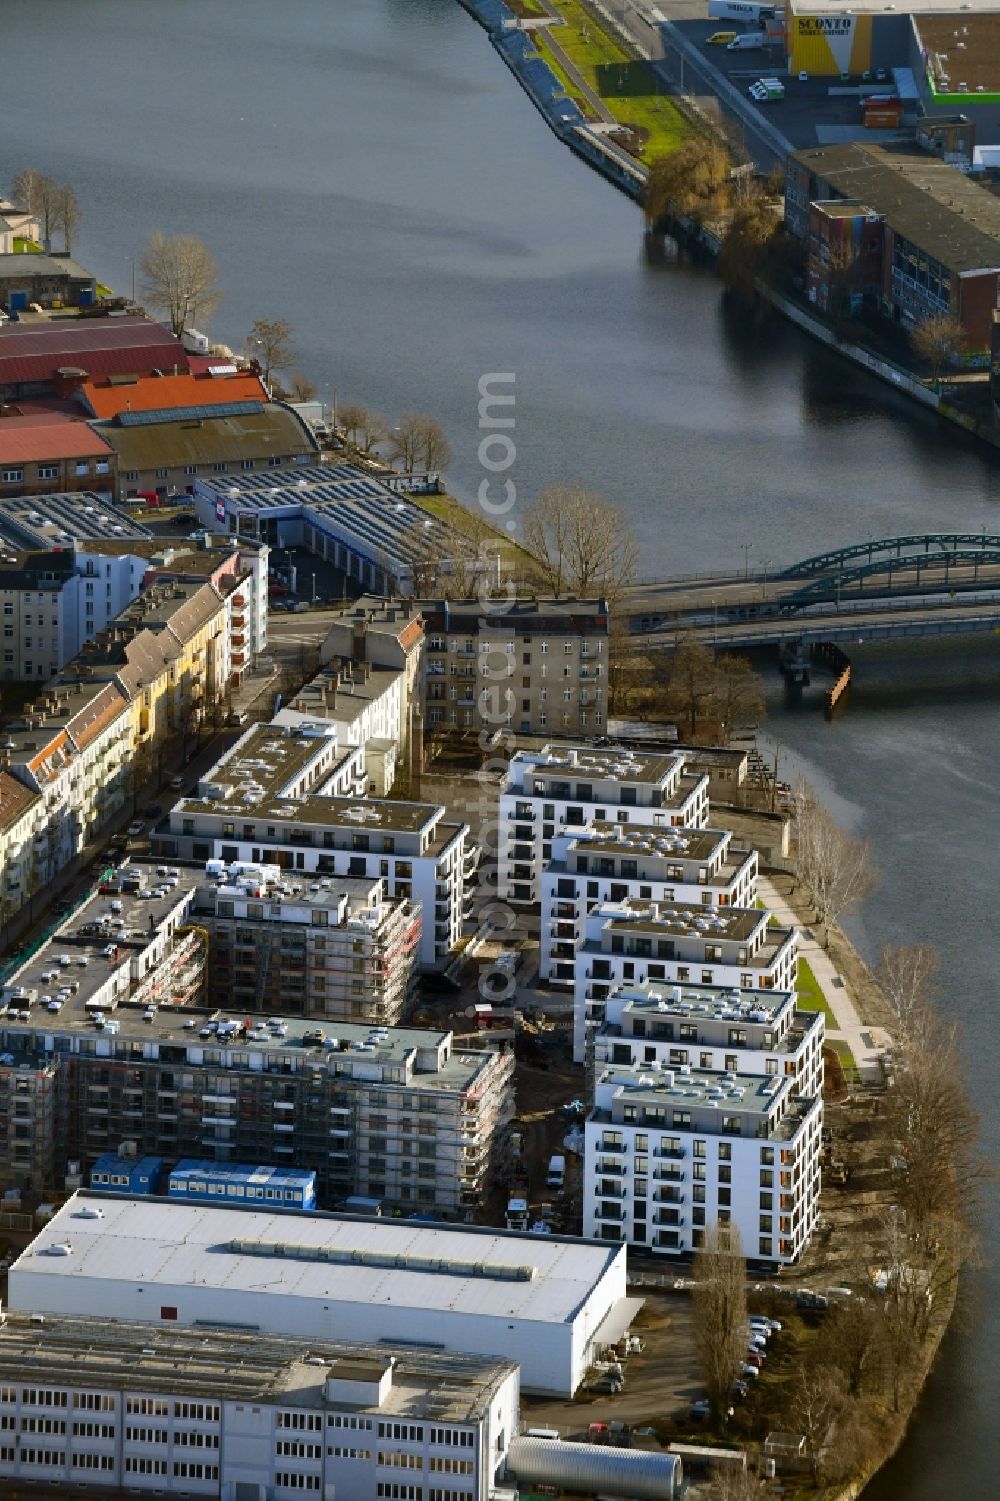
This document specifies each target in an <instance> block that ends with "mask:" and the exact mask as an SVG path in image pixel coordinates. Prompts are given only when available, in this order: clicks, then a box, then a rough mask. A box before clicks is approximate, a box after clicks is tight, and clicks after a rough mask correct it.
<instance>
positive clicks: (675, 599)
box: [624, 559, 1000, 629]
mask: <svg viewBox="0 0 1000 1501" xmlns="http://www.w3.org/2000/svg"><path fill="white" fill-rule="evenodd" d="M840 577H841V574H840V571H839V570H831V571H830V572H829V574H825V575H821V576H819V577H817V575H816V574H815V573H808V574H805V573H803V574H795V575H790V576H789V575H784V574H779V575H778V576H777V577H771V576H768V577H765V576H764V575H763V574H751V575H750V576H749V577H745V578H733V577H728V578H727V577H721V576H720V577H717V578H687V579H664V580H663V582H662V583H656V584H638V585H636V586H634V587H633V588H632V589H630V590H629V591H628V593H627V595H626V596H625V601H624V603H625V609H626V612H627V613H628V615H629V618H630V620H631V621H632V625H633V629H636V628H638V629H643V625H642V622H643V621H644V620H645V621H648V622H649V625H653V623H654V622H655V623H656V624H657V625H663V626H667V625H668V624H673V623H674V622H677V627H681V626H682V625H683V620H684V617H686V616H698V615H704V614H711V613H712V612H713V611H714V612H715V613H716V614H717V615H719V616H720V617H721V616H724V615H730V614H732V613H734V612H739V613H740V614H743V613H747V614H759V613H760V611H761V608H762V607H764V606H766V607H768V609H769V610H770V609H773V608H774V607H775V606H776V605H777V606H778V607H781V605H782V604H785V605H786V606H788V607H790V602H791V600H792V599H793V598H794V596H796V595H798V594H800V593H801V592H802V591H803V590H805V589H809V590H810V592H811V599H812V600H813V601H816V602H819V601H821V600H822V599H823V597H824V592H825V595H826V598H828V599H831V600H833V599H835V598H836V597H837V595H838V592H839V594H840V598H841V600H846V599H853V600H859V599H875V598H883V599H888V598H890V597H891V598H897V599H903V598H918V597H919V596H921V595H933V594H949V593H951V592H960V591H964V590H969V589H996V590H998V591H1000V562H987V561H985V560H984V561H983V562H981V563H978V564H973V563H963V564H955V563H952V564H949V565H944V564H941V565H938V566H928V565H927V564H926V563H923V562H922V561H921V560H920V559H913V560H912V566H910V560H906V566H904V565H903V564H900V563H899V562H894V564H893V566H892V568H891V570H890V569H889V568H888V567H886V568H885V569H884V570H880V571H879V572H877V573H872V574H868V575H867V576H866V577H865V578H864V580H863V581H858V580H850V581H847V580H845V581H844V582H843V584H842V585H841V584H839V583H838V580H839V579H840ZM824 580H825V590H824V589H823V588H822V587H820V588H819V592H817V587H818V586H822V585H823V581H824ZM646 628H647V629H648V628H649V627H648V626H647V627H646Z"/></svg>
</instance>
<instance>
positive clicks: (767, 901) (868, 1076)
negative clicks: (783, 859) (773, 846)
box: [758, 876, 884, 1083]
mask: <svg viewBox="0 0 1000 1501" xmlns="http://www.w3.org/2000/svg"><path fill="white" fill-rule="evenodd" d="M758 892H759V895H760V899H761V901H762V902H763V903H764V905H765V907H767V908H768V909H769V911H771V912H773V913H774V915H775V916H776V917H777V919H778V921H779V922H780V923H781V924H782V926H785V927H794V928H797V929H798V932H799V958H800V959H804V960H805V961H806V963H807V964H808V965H809V968H810V969H811V970H812V972H813V975H814V976H815V979H816V984H817V986H818V987H819V990H820V993H821V995H822V997H823V999H824V1001H825V1002H826V1004H827V1006H828V1008H829V1011H830V1012H831V1013H832V1015H833V1017H834V1024H831V1022H830V1019H829V1016H828V1017H827V1024H826V1035H827V1040H828V1041H829V1042H831V1043H833V1044H834V1045H835V1044H836V1043H838V1042H844V1043H846V1044H847V1046H848V1047H849V1048H850V1050H851V1053H852V1055H853V1058H854V1062H855V1064H856V1065H857V1068H858V1073H859V1077H860V1078H861V1080H862V1082H863V1083H874V1082H876V1081H878V1080H879V1079H881V1077H882V1067H881V1058H882V1055H883V1052H884V1047H883V1046H882V1045H881V1042H880V1041H877V1040H876V1039H880V1038H881V1037H882V1033H881V1029H880V1028H872V1027H870V1026H866V1025H865V1023H864V1022H862V1020H861V1018H860V1016H859V1015H858V1011H857V1008H856V1006H855V1005H854V1002H853V1001H852V1000H851V997H850V994H849V992H848V989H847V984H846V982H845V980H844V978H843V976H842V975H839V974H838V973H837V971H836V970H835V969H834V967H833V962H832V960H831V958H830V955H829V954H828V953H827V951H826V949H825V948H824V947H823V945H822V944H821V943H820V941H819V939H818V938H817V937H816V935H815V933H814V932H813V930H812V929H811V928H807V927H803V925H802V923H801V922H800V921H799V919H798V917H797V916H796V914H795V912H794V911H793V909H792V908H791V907H790V906H789V904H788V902H787V901H786V900H785V898H784V897H783V896H781V894H780V893H779V892H778V890H777V889H776V887H775V886H774V885H773V883H772V882H771V881H769V880H768V879H767V877H766V876H761V877H760V880H759V882H758Z"/></svg>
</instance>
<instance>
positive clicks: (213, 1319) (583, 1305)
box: [8, 1193, 628, 1396]
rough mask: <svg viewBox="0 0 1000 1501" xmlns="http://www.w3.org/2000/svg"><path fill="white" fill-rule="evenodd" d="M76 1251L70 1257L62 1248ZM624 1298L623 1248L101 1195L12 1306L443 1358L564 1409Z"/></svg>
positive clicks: (31, 1251) (21, 1275)
mask: <svg viewBox="0 0 1000 1501" xmlns="http://www.w3.org/2000/svg"><path fill="white" fill-rule="evenodd" d="M98 1205H99V1206H100V1208H101V1210H102V1216H101V1218H99V1219H96V1218H90V1217H88V1214H87V1211H88V1210H90V1209H92V1208H93V1207H94V1206H98ZM62 1245H70V1246H71V1247H72V1249H71V1251H70V1252H69V1253H68V1254H67V1253H65V1252H58V1251H53V1247H55V1246H62ZM625 1294H626V1280H625V1255H624V1251H622V1250H621V1249H620V1248H618V1249H616V1248H613V1247H601V1246H594V1245H588V1244H587V1243H586V1242H584V1241H578V1240H565V1239H562V1238H560V1237H557V1236H534V1235H515V1234H510V1233H508V1232H505V1231H497V1230H486V1229H478V1228H471V1227H466V1226H463V1227H461V1228H459V1227H457V1226H454V1225H449V1226H428V1225H423V1224H415V1223H413V1222H411V1221H405V1220H402V1221H395V1220H392V1221H390V1220H379V1219H373V1220H355V1219H349V1218H338V1217H337V1216H335V1215H324V1214H291V1213H289V1214H281V1215H279V1216H275V1215H273V1214H267V1213H257V1212H254V1211H250V1210H242V1209H238V1208H215V1207H214V1206H213V1207H211V1208H209V1207H207V1206H204V1205H200V1204H198V1205H195V1204H179V1203H172V1202H171V1203H167V1202H164V1201H162V1200H149V1199H146V1200H139V1199H121V1200H119V1199H108V1198H105V1197H102V1196H101V1195H100V1194H97V1195H88V1194H86V1193H79V1194H75V1195H74V1196H73V1197H72V1198H71V1199H70V1200H69V1201H68V1202H67V1203H66V1204H65V1205H64V1206H63V1207H62V1208H61V1209H60V1210H59V1212H58V1213H57V1214H56V1215H55V1216H54V1217H53V1219H52V1220H51V1221H50V1222H49V1224H48V1225H46V1227H45V1228H44V1229H43V1230H42V1232H41V1234H40V1235H39V1236H38V1237H37V1238H36V1239H35V1240H34V1241H33V1242H32V1244H31V1245H30V1246H29V1247H28V1249H27V1250H26V1251H25V1252H24V1253H23V1254H22V1255H21V1256H20V1257H19V1258H18V1260H17V1262H16V1263H15V1265H14V1267H12V1268H11V1272H10V1276H9V1283H8V1301H9V1304H10V1306H11V1307H12V1308H17V1309H21V1310H31V1311H34V1312H38V1313H52V1314H56V1313H59V1314H67V1315H80V1314H84V1313H85V1314H87V1315H88V1316H90V1317H96V1318H107V1319H112V1320H116V1321H121V1320H124V1321H126V1322H130V1321H133V1320H143V1319H146V1320H148V1319H149V1318H150V1310H154V1313H153V1318H154V1319H160V1318H163V1319H167V1320H169V1321H170V1322H172V1323H177V1324H181V1325H191V1324H195V1323H197V1322H199V1321H203V1322H208V1323H219V1322H222V1323H225V1324H230V1325H236V1326H239V1325H242V1326H244V1327H246V1328H250V1329H259V1330H261V1332H262V1333H267V1334H283V1335H289V1336H296V1337H302V1338H306V1339H308V1338H317V1339H346V1340H357V1341H360V1342H364V1343H376V1342H378V1341H383V1340H384V1341H390V1342H391V1341H398V1342H399V1343H401V1344H406V1343H411V1342H412V1343H419V1344H425V1345H426V1344H434V1345H437V1346H442V1345H443V1346H444V1348H445V1349H447V1350H449V1351H452V1352H458V1353H461V1352H467V1353H471V1354H474V1355H478V1356H486V1357H489V1358H496V1359H501V1360H511V1361H514V1362H515V1363H517V1364H518V1365H520V1367H521V1384H522V1387H523V1388H524V1389H526V1390H528V1391H537V1392H547V1393H551V1394H552V1395H560V1396H571V1395H572V1394H573V1392H574V1391H575V1390H576V1388H577V1387H578V1386H579V1384H580V1382H581V1381H582V1380H583V1377H584V1374H585V1373H586V1370H587V1368H588V1366H589V1364H590V1363H591V1361H592V1359H593V1348H594V1345H595V1343H598V1342H600V1343H603V1342H604V1339H606V1338H607V1336H606V1335H605V1336H604V1337H603V1338H601V1337H600V1330H601V1327H602V1325H604V1324H605V1321H606V1320H607V1319H608V1317H609V1315H617V1316H618V1317H619V1318H620V1317H621V1315H622V1312H623V1311H624V1310H625V1309H626V1308H627V1306H628V1305H627V1304H626V1303H625ZM161 1308H166V1309H170V1310H173V1312H172V1313H168V1314H165V1315H161V1314H160V1313H159V1310H160V1309H161ZM620 1332H621V1331H620V1330H619V1333H620Z"/></svg>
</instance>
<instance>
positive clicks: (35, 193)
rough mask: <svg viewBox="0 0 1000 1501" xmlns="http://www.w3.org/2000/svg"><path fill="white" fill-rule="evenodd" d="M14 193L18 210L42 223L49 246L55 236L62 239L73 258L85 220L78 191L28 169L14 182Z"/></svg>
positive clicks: (20, 173)
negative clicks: (79, 232) (33, 216)
mask: <svg viewBox="0 0 1000 1501" xmlns="http://www.w3.org/2000/svg"><path fill="white" fill-rule="evenodd" d="M10 192H11V198H12V199H13V201H14V204H15V206H16V207H17V208H20V209H24V210H25V212H27V213H29V214H34V215H35V217H36V218H37V219H38V223H39V226H40V228H41V231H42V239H43V240H44V242H45V244H46V246H48V245H50V244H51V242H52V240H53V238H54V236H55V235H61V236H62V241H63V249H64V250H65V252H66V254H67V255H71V254H72V253H73V245H74V243H75V241H76V236H77V232H78V230H79V228H80V220H81V218H82V216H83V215H82V210H81V208H80V201H79V199H78V198H77V196H76V193H75V192H74V190H73V189H72V188H71V187H70V186H69V185H68V184H67V183H63V182H55V181H53V179H52V178H51V177H46V175H45V173H44V172H39V171H38V169H37V168H36V167H25V168H24V170H23V171H21V172H19V173H18V174H17V176H16V177H15V178H14V181H13V183H12V184H11V190H10Z"/></svg>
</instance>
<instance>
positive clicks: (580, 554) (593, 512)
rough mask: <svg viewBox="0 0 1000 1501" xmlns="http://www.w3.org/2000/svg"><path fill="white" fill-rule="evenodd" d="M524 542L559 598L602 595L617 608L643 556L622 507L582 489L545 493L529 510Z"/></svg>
mask: <svg viewBox="0 0 1000 1501" xmlns="http://www.w3.org/2000/svg"><path fill="white" fill-rule="evenodd" d="M524 539H525V542H526V544H527V546H528V548H529V550H530V551H531V552H533V553H534V555H535V557H536V558H537V559H538V565H539V568H540V570H541V572H542V575H543V577H544V578H545V581H546V584H547V585H548V587H549V588H550V589H551V591H552V593H553V594H554V595H555V597H556V598H557V599H558V598H560V597H561V596H562V595H563V594H574V595H578V596H594V595H598V596H600V597H601V598H602V599H607V600H608V602H609V603H610V604H611V605H614V603H615V602H616V601H617V599H618V598H619V597H620V595H621V593H622V591H623V590H624V589H625V587H626V585H627V584H628V583H629V582H630V581H631V579H632V578H633V576H634V574H635V565H636V559H637V555H638V554H637V548H636V543H635V538H634V536H633V534H632V530H631V528H630V526H629V524H628V522H627V521H626V519H625V517H624V516H623V515H622V513H621V511H620V510H619V509H618V507H617V506H614V505H611V504H610V503H609V502H608V501H606V500H604V499H603V498H602V497H601V496H600V495H595V494H594V493H593V492H592V491H589V490H585V489H584V488H583V486H582V485H575V484H574V485H566V484H556V485H552V486H550V487H549V488H548V489H547V490H543V491H542V493H541V495H540V496H539V497H538V499H537V500H534V501H532V502H531V504H530V505H528V506H527V507H526V508H525V512H524Z"/></svg>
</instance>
